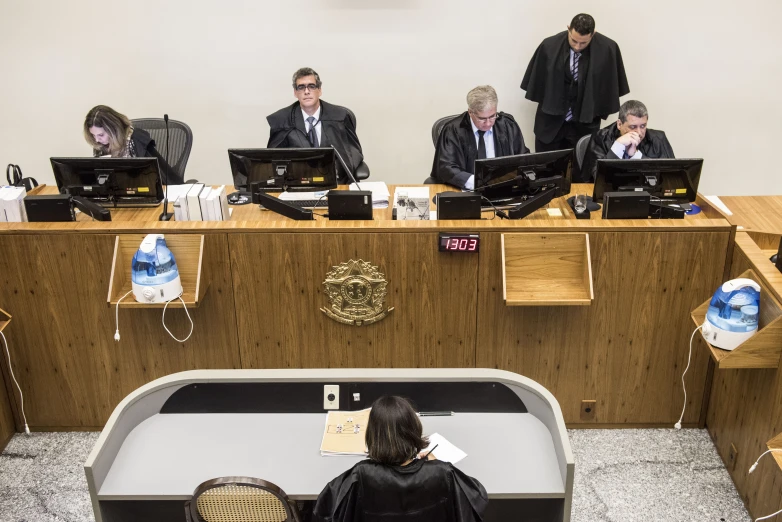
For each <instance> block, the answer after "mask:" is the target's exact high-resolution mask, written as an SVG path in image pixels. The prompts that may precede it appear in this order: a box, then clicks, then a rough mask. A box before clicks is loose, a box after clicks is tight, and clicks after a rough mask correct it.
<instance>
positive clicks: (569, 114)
mask: <svg viewBox="0 0 782 522" xmlns="http://www.w3.org/2000/svg"><path fill="white" fill-rule="evenodd" d="M579 58H581V53H573V65H572V66H571V68H570V73H571V74H572V75H573V81H574V82H575V83H578V59H579ZM572 119H573V107H570V108H569V109H568V110H567V114H565V121H570V120H572Z"/></svg>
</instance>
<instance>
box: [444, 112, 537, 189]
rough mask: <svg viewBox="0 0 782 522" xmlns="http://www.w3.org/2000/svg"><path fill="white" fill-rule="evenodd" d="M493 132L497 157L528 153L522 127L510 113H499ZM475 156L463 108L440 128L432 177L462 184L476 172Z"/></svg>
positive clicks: (471, 135)
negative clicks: (461, 111)
mask: <svg viewBox="0 0 782 522" xmlns="http://www.w3.org/2000/svg"><path fill="white" fill-rule="evenodd" d="M495 110H496V108H495ZM492 135H493V140H494V157H496V158H499V157H501V156H513V155H515V154H528V153H529V149H528V148H527V147H526V146H525V145H524V136H522V134H521V129H520V128H519V125H518V124H517V123H516V120H515V119H513V116H511V115H510V114H507V113H504V112H500V113H499V114H498V116H497V120H496V121H495V122H494V126H493V127H492ZM476 159H478V146H477V144H476V140H475V134H474V133H473V128H472V124H471V122H470V113H469V112H464V113H463V114H461V115H460V116H457V117H456V118H454V119H453V120H451V121H449V122H448V123H446V124H445V126H444V127H443V130H442V132H440V136H439V137H438V138H437V147H435V153H434V164H433V165H432V173H431V177H432V178H433V179H435V180H436V181H437V182H438V183H445V184H448V185H453V186H455V187H459V188H465V184H466V183H467V180H469V179H470V177H471V176H472V175H473V174H475V160H476ZM469 188H474V187H469Z"/></svg>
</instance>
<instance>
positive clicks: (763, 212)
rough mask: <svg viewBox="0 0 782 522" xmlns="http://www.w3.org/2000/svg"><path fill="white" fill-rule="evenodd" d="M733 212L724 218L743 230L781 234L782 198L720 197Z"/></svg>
mask: <svg viewBox="0 0 782 522" xmlns="http://www.w3.org/2000/svg"><path fill="white" fill-rule="evenodd" d="M720 199H721V200H722V202H723V203H725V205H726V206H727V207H728V208H729V209H730V211H731V212H733V215H732V216H725V219H727V220H728V221H729V222H730V223H731V224H732V225H740V226H742V227H744V229H745V230H753V231H760V232H776V233H782V196H720Z"/></svg>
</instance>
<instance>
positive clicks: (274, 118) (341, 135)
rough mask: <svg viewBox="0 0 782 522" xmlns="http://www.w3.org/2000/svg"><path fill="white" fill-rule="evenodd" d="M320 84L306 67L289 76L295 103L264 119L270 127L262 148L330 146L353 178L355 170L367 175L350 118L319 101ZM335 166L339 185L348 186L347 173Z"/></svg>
mask: <svg viewBox="0 0 782 522" xmlns="http://www.w3.org/2000/svg"><path fill="white" fill-rule="evenodd" d="M322 85H323V83H322V82H321V81H320V76H319V75H318V73H316V72H315V71H314V70H312V69H310V68H309V67H303V68H301V69H299V70H298V71H296V72H295V73H293V95H294V96H295V97H296V98H297V99H298V101H297V102H295V103H294V104H293V105H291V106H289V107H285V108H284V109H280V110H279V111H277V112H275V113H274V114H271V115H269V116H267V117H266V121H267V122H269V127H270V128H271V130H270V133H269V143H268V145H266V146H267V147H268V148H311V147H330V146H332V145H333V146H334V148H335V149H337V152H339V154H340V156H342V159H343V160H344V161H345V163H346V164H347V167H348V168H349V169H350V171H351V172H350V173H351V174H353V176H355V177H357V171H358V172H361V171H365V173H366V175H367V176H368V175H369V168H368V167H367V166H366V164H365V163H364V154H363V153H362V152H361V143H359V141H358V136H357V135H356V122H355V119H354V117H353V116H352V115H351V114H350V113H349V112H348V110H347V109H345V108H344V107H340V106H339V105H332V104H330V103H326V102H325V101H323V100H321V99H320V95H321V92H322V90H321V87H322ZM337 164H338V165H339V169H338V170H339V172H338V176H337V178H338V181H339V183H340V184H345V183H348V182H349V176H348V173H347V172H344V167H343V166H342V164H341V162H340V161H339V160H337Z"/></svg>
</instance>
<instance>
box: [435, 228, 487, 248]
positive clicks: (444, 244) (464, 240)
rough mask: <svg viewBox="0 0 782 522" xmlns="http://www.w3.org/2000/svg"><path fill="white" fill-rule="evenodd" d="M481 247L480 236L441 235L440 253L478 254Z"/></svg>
mask: <svg viewBox="0 0 782 522" xmlns="http://www.w3.org/2000/svg"><path fill="white" fill-rule="evenodd" d="M480 245H481V238H480V236H479V235H478V234H448V233H443V232H441V233H440V241H439V250H440V252H478V250H479V247H480Z"/></svg>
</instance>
